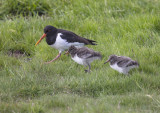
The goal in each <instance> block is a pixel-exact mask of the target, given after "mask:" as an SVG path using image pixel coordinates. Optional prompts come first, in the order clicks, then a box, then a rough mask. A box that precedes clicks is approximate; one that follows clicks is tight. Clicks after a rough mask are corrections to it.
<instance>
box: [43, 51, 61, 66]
mask: <svg viewBox="0 0 160 113" xmlns="http://www.w3.org/2000/svg"><path fill="white" fill-rule="evenodd" d="M60 56H61V53H59V54H58V55H57V56H56V58H54V59H53V60H51V61H49V62H45V64H49V63H51V62H53V61H55V60H57V59H58V58H59V57H60Z"/></svg>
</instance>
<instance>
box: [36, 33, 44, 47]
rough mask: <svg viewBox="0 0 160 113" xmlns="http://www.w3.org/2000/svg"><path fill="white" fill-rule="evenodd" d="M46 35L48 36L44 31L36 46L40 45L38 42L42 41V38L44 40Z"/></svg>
mask: <svg viewBox="0 0 160 113" xmlns="http://www.w3.org/2000/svg"><path fill="white" fill-rule="evenodd" d="M45 37H46V34H45V33H44V34H43V35H42V37H41V38H40V39H39V40H38V41H37V43H36V44H35V46H36V45H38V44H39V43H40V42H41V40H42V39H43V38H45Z"/></svg>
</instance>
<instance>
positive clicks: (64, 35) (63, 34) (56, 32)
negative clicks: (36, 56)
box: [35, 25, 96, 63]
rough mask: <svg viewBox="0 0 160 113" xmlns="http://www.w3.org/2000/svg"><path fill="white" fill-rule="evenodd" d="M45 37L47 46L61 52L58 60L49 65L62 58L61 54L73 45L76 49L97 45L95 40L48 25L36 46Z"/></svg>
mask: <svg viewBox="0 0 160 113" xmlns="http://www.w3.org/2000/svg"><path fill="white" fill-rule="evenodd" d="M45 37H46V42H47V44H48V45H50V46H51V47H53V48H55V49H57V50H58V51H59V54H58V55H57V56H56V58H54V59H53V60H51V61H49V62H47V63H51V62H53V61H55V60H57V59H58V58H59V57H60V56H61V53H62V52H63V51H65V50H68V49H69V47H70V46H71V45H74V46H76V47H83V46H84V45H96V41H94V40H90V39H86V38H83V37H80V36H78V35H77V34H75V33H73V32H71V31H67V30H63V29H57V28H55V27H53V26H51V25H48V26H46V27H45V28H44V34H43V35H42V37H41V38H40V39H39V40H38V42H37V43H36V44H35V46H36V45H37V44H38V43H40V41H41V40H42V39H43V38H45Z"/></svg>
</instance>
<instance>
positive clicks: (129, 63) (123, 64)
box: [104, 55, 139, 74]
mask: <svg viewBox="0 0 160 113" xmlns="http://www.w3.org/2000/svg"><path fill="white" fill-rule="evenodd" d="M108 62H110V67H111V68H113V69H114V70H117V71H118V72H120V73H123V74H128V72H129V71H130V69H132V68H137V67H139V64H138V62H137V61H134V60H132V59H131V58H129V57H125V56H117V55H111V56H109V59H108V60H107V61H106V62H105V63H108ZM105 63H104V64H105Z"/></svg>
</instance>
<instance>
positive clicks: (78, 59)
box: [72, 54, 84, 65]
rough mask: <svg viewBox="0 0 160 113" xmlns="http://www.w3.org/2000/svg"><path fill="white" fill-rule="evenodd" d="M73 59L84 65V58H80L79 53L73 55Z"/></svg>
mask: <svg viewBox="0 0 160 113" xmlns="http://www.w3.org/2000/svg"><path fill="white" fill-rule="evenodd" d="M72 59H73V60H74V61H75V62H77V63H78V64H81V65H84V61H83V59H82V58H79V57H78V56H77V54H76V55H75V56H74V57H72Z"/></svg>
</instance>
